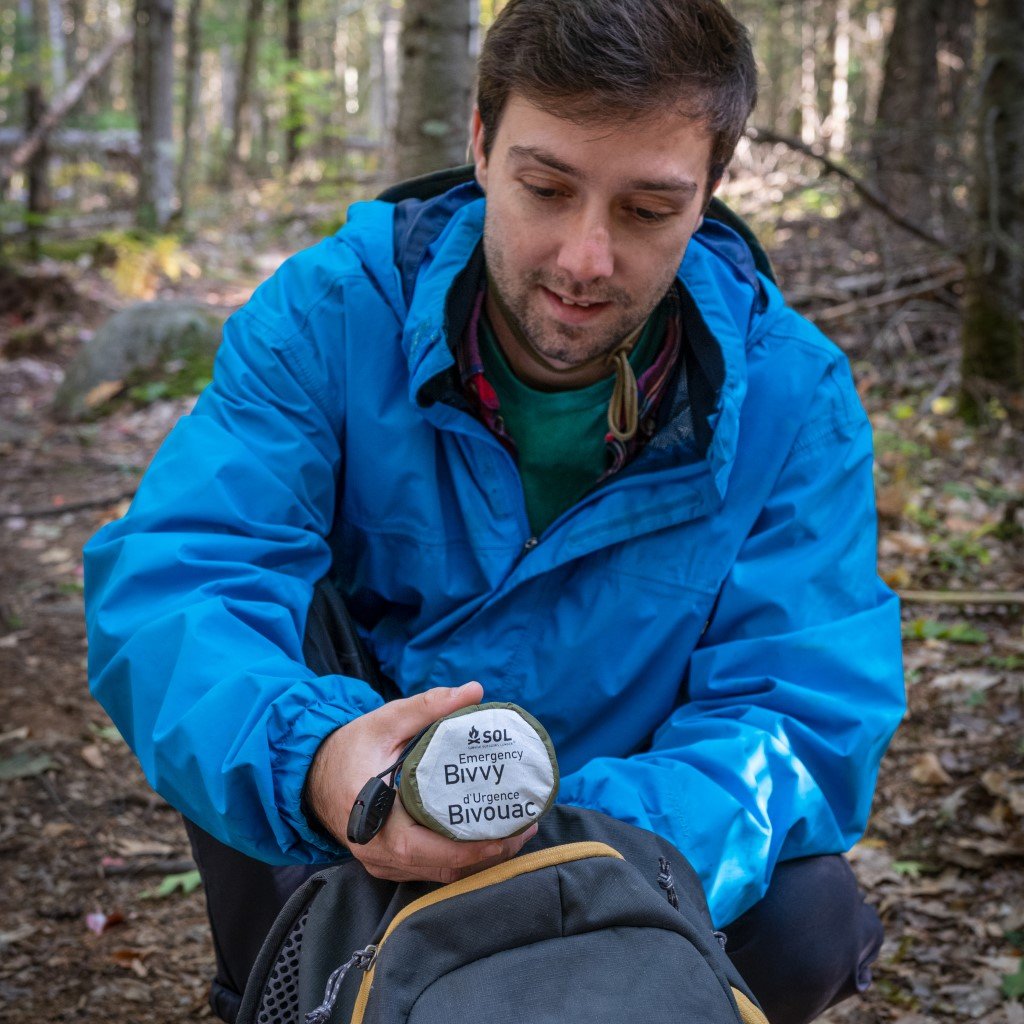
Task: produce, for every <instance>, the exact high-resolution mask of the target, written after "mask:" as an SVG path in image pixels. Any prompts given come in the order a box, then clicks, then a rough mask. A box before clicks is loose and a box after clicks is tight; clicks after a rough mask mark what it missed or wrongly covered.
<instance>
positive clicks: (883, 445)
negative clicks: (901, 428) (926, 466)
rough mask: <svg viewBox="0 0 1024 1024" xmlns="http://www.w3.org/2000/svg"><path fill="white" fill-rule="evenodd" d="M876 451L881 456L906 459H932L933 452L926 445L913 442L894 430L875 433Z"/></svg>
mask: <svg viewBox="0 0 1024 1024" xmlns="http://www.w3.org/2000/svg"><path fill="white" fill-rule="evenodd" d="M875 451H876V452H877V453H878V454H879V455H883V454H893V455H898V456H900V457H902V458H904V459H930V458H931V457H932V450H931V448H929V447H928V446H927V445H926V444H921V443H920V442H918V441H912V440H911V439H910V438H909V437H904V436H903V435H902V434H897V433H896V432H895V431H892V430H876V431H875Z"/></svg>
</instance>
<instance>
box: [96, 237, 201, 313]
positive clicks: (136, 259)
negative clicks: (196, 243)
mask: <svg viewBox="0 0 1024 1024" xmlns="http://www.w3.org/2000/svg"><path fill="white" fill-rule="evenodd" d="M98 242H99V244H100V245H101V246H103V247H105V249H106V250H107V252H108V254H109V255H108V258H107V259H106V260H105V262H107V263H108V264H109V266H108V269H107V276H108V277H109V278H110V280H111V281H112V282H113V283H114V287H115V288H117V290H118V291H119V292H120V293H121V294H122V295H124V296H126V297H127V298H133V299H150V298H152V297H153V295H154V294H155V292H156V288H157V285H158V284H159V283H160V280H161V279H162V278H166V279H167V280H169V281H172V282H174V281H179V280H181V278H182V277H183V276H185V275H188V276H196V275H198V273H199V268H198V267H197V266H196V265H195V263H194V262H193V261H192V259H191V257H189V255H188V254H187V253H186V252H185V251H184V250H183V249H182V248H181V243H180V241H179V240H178V239H177V238H176V237H175V236H174V235H151V234H148V233H146V232H141V231H108V232H104V233H103V234H102V235H100V236H99V238H98Z"/></svg>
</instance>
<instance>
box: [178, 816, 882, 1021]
mask: <svg viewBox="0 0 1024 1024" xmlns="http://www.w3.org/2000/svg"><path fill="white" fill-rule="evenodd" d="M185 826H186V828H187V829H188V834H189V839H190V840H191V842H192V852H193V854H194V856H195V860H196V864H197V865H198V867H199V870H200V871H201V872H202V875H203V882H204V884H205V887H206V905H207V910H208V911H209V915H210V924H211V926H212V929H213V944H214V949H215V951H216V955H217V975H216V977H215V979H214V981H213V984H212V986H211V989H210V1005H211V1006H212V1007H213V1011H214V1013H215V1014H217V1016H218V1017H220V1018H221V1019H222V1020H225V1021H228V1022H233V1021H234V1019H235V1015H236V1014H237V1013H238V1006H239V1002H240V999H241V993H242V991H243V989H244V988H245V981H246V979H247V978H248V976H249V972H250V970H251V969H252V965H253V963H254V962H255V960H256V954H257V953H258V952H259V949H260V946H261V944H262V942H263V939H264V937H265V936H266V934H267V932H268V931H269V930H270V926H271V924H272V923H273V921H274V918H275V917H276V916H277V913H278V911H279V910H280V909H281V907H282V906H283V905H284V903H285V901H286V900H287V898H288V896H289V895H290V894H291V893H292V892H293V891H294V890H295V889H296V888H297V887H298V886H299V885H300V884H301V883H302V882H303V881H304V880H305V879H306V878H308V877H309V875H311V874H313V873H314V872H315V871H316V870H318V869H317V868H312V867H301V866H300V867H286V868H280V867H271V866H270V865H269V864H262V863H260V862H259V861H255V860H252V859H251V858H250V857H246V856H245V855H244V854H241V853H238V851H237V850H232V849H230V848H229V847H227V846H225V845H224V844H223V843H220V842H218V841H217V840H216V839H214V838H213V837H212V836H210V835H208V834H207V833H206V832H203V831H202V830H201V829H199V828H197V827H196V826H195V825H193V824H192V823H191V822H188V821H186V822H185ZM723 930H724V931H725V934H726V936H727V944H726V952H727V953H728V954H729V956H730V957H731V958H732V961H733V963H734V964H735V965H736V966H737V968H738V969H739V972H740V974H742V975H743V977H744V978H745V979H746V981H747V984H748V985H749V986H750V987H751V989H752V990H753V992H754V995H756V996H757V998H758V1001H759V1002H760V1003H761V1006H762V1007H763V1008H764V1011H765V1013H766V1014H767V1016H768V1020H769V1021H770V1022H771V1024H804V1022H806V1021H810V1020H813V1019H814V1018H815V1017H817V1016H818V1014H820V1013H822V1012H823V1011H824V1010H825V1009H827V1008H828V1007H829V1006H833V1005H834V1004H835V1003H838V1002H840V1001H841V1000H843V999H846V998H847V997H848V996H851V995H853V994H854V993H856V992H862V991H864V989H865V988H867V986H868V985H869V983H870V981H871V970H870V964H871V963H872V961H873V960H874V959H875V957H876V956H877V955H878V949H879V947H880V946H881V944H882V925H881V923H880V922H879V920H878V915H877V914H876V913H875V912H874V910H872V908H871V907H869V906H868V905H867V904H866V903H865V902H864V898H863V895H862V894H861V892H860V889H859V888H858V887H857V882H856V880H855V879H854V877H853V872H852V871H851V870H850V866H849V865H848V864H847V863H846V861H845V860H844V859H843V858H842V857H838V856H833V857H807V858H805V859H803V860H793V861H786V862H785V863H784V864H780V865H779V866H778V867H777V868H776V869H775V874H774V875H772V880H771V884H770V886H769V887H768V892H767V894H766V895H765V898H764V899H763V900H761V902H760V903H758V904H756V905H755V906H754V907H752V908H751V909H750V910H748V911H747V912H746V913H745V914H744V915H743V916H742V917H740V918H738V919H737V920H736V921H734V922H733V923H732V924H731V925H728V926H727V927H726V928H724V929H723Z"/></svg>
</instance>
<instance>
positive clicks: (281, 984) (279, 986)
mask: <svg viewBox="0 0 1024 1024" xmlns="http://www.w3.org/2000/svg"><path fill="white" fill-rule="evenodd" d="M308 920H309V910H306V912H305V913H304V914H303V915H302V917H300V918H299V919H298V921H296V922H295V926H294V927H293V928H292V930H291V931H290V932H289V933H288V938H286V939H285V940H284V945H283V946H281V952H280V953H278V955H277V960H276V961H275V962H274V966H273V968H272V969H271V971H270V974H269V975H268V976H267V984H266V986H265V987H264V989H263V995H262V997H261V999H260V1006H259V1010H258V1011H257V1013H256V1020H257V1022H258V1024H300V1021H299V956H300V954H301V953H302V936H303V934H304V932H305V930H306V922H307V921H308Z"/></svg>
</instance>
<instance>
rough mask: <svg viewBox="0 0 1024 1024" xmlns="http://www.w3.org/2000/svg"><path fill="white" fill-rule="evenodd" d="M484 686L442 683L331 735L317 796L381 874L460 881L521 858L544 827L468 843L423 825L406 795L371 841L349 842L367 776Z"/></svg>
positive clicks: (318, 808) (315, 781)
mask: <svg viewBox="0 0 1024 1024" xmlns="http://www.w3.org/2000/svg"><path fill="white" fill-rule="evenodd" d="M482 698H483V687H482V686H481V685H480V684H479V683H466V684H465V686H460V687H458V688H457V689H453V690H450V689H446V688H444V687H438V688H437V689H434V690H427V691H426V692H424V693H420V694H417V695H416V696H415V697H407V698H405V699H404V700H395V701H391V703H390V704H385V705H384V707H382V708H377V710H376V711H371V712H370V713H369V714H366V715H362V716H361V717H360V718H356V719H354V720H353V721H351V722H349V723H348V725H344V726H342V727H341V728H340V729H338V730H336V731H335V732H333V733H331V735H330V736H328V737H327V739H326V740H324V742H323V743H322V744H321V745H320V749H319V750H318V751H317V752H316V757H315V758H314V759H313V766H312V768H311V769H310V773H309V800H310V804H311V805H312V807H313V810H314V811H315V812H316V815H317V817H318V818H319V819H320V821H322V822H323V824H324V825H326V826H327V828H328V829H330V831H331V832H332V833H333V834H334V836H335V837H336V838H337V839H338V841H339V842H340V843H342V844H343V845H345V846H347V847H348V849H349V850H350V851H351V853H352V856H353V857H355V858H356V859H357V860H359V861H361V862H362V864H363V867H365V868H366V870H367V871H369V873H370V874H371V875H373V876H374V877H375V878H387V879H390V880H391V881H393V882H409V881H426V882H454V881H455V880H456V879H459V878H462V877H463V876H465V875H470V874H473V872H475V871H480V870H482V869H483V868H487V867H490V866H491V865H492V864H500V863H501V862H502V861H503V860H508V859H509V858H510V857H514V856H515V855H516V854H517V853H518V852H519V851H520V849H521V848H522V847H523V845H524V844H525V843H526V842H528V841H529V840H530V839H532V838H533V836H534V835H535V834H536V832H537V826H536V825H533V826H532V827H531V828H529V829H528V830H527V831H526V832H524V833H523V834H522V835H518V836H513V837H512V838H510V839H504V840H500V841H499V840H493V839H486V840H482V841H480V842H473V843H463V842H456V841H455V840H454V839H446V838H445V837H444V836H442V835H439V834H438V833H436V832H432V831H431V830H430V829H428V828H424V827H423V826H422V825H419V824H417V823H416V822H415V821H413V820H412V818H410V817H409V815H408V813H406V810H405V808H404V807H403V806H402V801H401V800H400V799H397V798H396V799H395V805H394V808H393V809H392V811H391V814H390V815H389V816H388V820H387V822H386V823H385V824H384V827H383V828H382V829H381V830H380V832H378V833H377V835H376V836H374V838H373V839H372V840H370V842H369V843H367V844H366V845H365V846H359V845H357V844H355V843H353V844H351V845H349V843H348V842H347V841H346V837H345V830H346V826H347V825H348V816H349V812H350V811H351V810H352V805H353V803H355V799H356V797H357V796H358V795H359V790H360V789H362V787H363V785H364V784H365V783H366V781H367V779H370V778H372V777H373V776H374V775H376V774H378V772H381V771H383V770H384V769H385V768H387V767H389V766H390V765H392V764H394V762H395V761H397V760H398V758H399V756H400V755H401V753H402V751H403V749H404V748H405V745H406V744H407V743H408V742H409V740H411V739H412V738H413V736H415V735H416V734H417V733H418V732H419V731H420V730H421V729H423V728H425V727H426V726H428V725H430V724H431V723H433V722H436V721H437V719H439V718H443V717H444V716H445V715H450V714H451V713H452V712H453V711H458V710H459V708H465V707H469V706H470V705H472V704H479V703H480V701H481V699H482Z"/></svg>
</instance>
